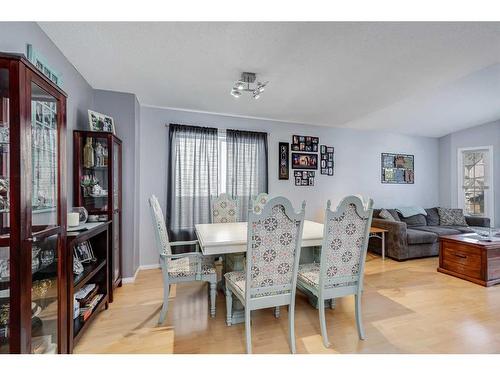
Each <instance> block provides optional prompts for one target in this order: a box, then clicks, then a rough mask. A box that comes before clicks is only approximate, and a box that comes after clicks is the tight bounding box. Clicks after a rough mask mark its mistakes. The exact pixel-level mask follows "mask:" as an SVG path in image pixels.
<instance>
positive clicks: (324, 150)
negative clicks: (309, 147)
mask: <svg viewBox="0 0 500 375" xmlns="http://www.w3.org/2000/svg"><path fill="white" fill-rule="evenodd" d="M319 151H320V153H319V155H320V173H321V174H325V175H328V176H333V170H334V163H333V154H334V151H335V149H334V148H333V147H330V146H326V145H321V147H320V148H319Z"/></svg>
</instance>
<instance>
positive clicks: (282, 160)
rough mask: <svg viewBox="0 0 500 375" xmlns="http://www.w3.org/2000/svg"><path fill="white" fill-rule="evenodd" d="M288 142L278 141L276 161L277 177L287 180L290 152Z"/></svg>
mask: <svg viewBox="0 0 500 375" xmlns="http://www.w3.org/2000/svg"><path fill="white" fill-rule="evenodd" d="M289 146H290V145H289V144H288V142H280V143H279V146H278V149H279V162H278V179H280V180H288V178H289V168H290V152H289Z"/></svg>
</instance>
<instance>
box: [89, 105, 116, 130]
mask: <svg viewBox="0 0 500 375" xmlns="http://www.w3.org/2000/svg"><path fill="white" fill-rule="evenodd" d="M89 127H90V130H91V131H94V132H107V133H113V134H116V132H115V122H114V121H113V117H111V116H108V115H103V114H102V113H99V112H95V111H91V110H90V109H89Z"/></svg>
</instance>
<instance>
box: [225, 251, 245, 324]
mask: <svg viewBox="0 0 500 375" xmlns="http://www.w3.org/2000/svg"><path fill="white" fill-rule="evenodd" d="M224 258H225V259H224V273H227V272H232V271H244V270H245V254H243V253H234V254H226V255H225V257H224ZM222 281H223V283H224V289H225V278H224V277H222ZM244 321H245V307H244V306H243V304H242V303H241V302H240V300H239V299H238V298H233V313H232V316H231V324H232V325H234V324H239V323H243V322H244Z"/></svg>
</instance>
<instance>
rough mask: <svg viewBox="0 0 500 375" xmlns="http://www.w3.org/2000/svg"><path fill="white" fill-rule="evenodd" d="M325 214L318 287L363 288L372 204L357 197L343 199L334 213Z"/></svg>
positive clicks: (370, 200) (328, 206) (328, 208)
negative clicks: (347, 286)
mask: <svg viewBox="0 0 500 375" xmlns="http://www.w3.org/2000/svg"><path fill="white" fill-rule="evenodd" d="M330 206H331V202H330V201H328V203H327V208H326V211H325V225H324V233H323V245H322V249H321V266H320V268H321V271H320V278H319V287H320V289H323V288H324V287H326V286H328V287H331V286H332V285H339V286H346V285H349V286H356V285H357V286H358V287H361V286H362V284H363V272H364V266H365V259H366V251H367V248H368V239H369V234H370V226H371V221H372V211H373V208H372V207H373V200H372V199H369V200H368V202H366V203H364V202H363V199H362V198H360V197H358V196H348V197H345V198H344V199H342V201H341V202H340V203H339V205H338V206H337V209H336V210H335V211H331V210H330Z"/></svg>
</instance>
